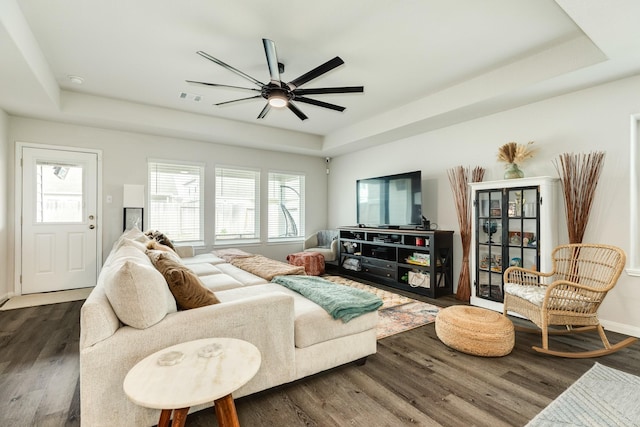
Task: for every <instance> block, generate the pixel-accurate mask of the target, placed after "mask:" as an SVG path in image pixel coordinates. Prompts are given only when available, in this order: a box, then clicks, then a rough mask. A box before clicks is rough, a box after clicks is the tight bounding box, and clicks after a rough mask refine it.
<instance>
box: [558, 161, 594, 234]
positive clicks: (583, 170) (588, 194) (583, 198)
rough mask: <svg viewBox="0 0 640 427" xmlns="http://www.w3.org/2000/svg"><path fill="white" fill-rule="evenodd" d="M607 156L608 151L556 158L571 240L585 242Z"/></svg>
mask: <svg viewBox="0 0 640 427" xmlns="http://www.w3.org/2000/svg"><path fill="white" fill-rule="evenodd" d="M604 156H605V153H604V151H595V152H591V153H589V154H584V153H582V154H574V153H563V154H561V155H560V156H559V157H558V159H557V160H556V161H554V166H555V168H556V170H557V171H558V175H560V182H561V184H562V192H563V195H564V205H565V208H566V209H565V211H566V218H567V229H568V231H569V243H582V239H583V238H584V232H585V230H586V228H587V223H588V222H589V213H590V212H591V205H592V204H593V197H594V193H595V191H596V187H597V185H598V180H599V178H600V173H601V172H602V166H603V164H604Z"/></svg>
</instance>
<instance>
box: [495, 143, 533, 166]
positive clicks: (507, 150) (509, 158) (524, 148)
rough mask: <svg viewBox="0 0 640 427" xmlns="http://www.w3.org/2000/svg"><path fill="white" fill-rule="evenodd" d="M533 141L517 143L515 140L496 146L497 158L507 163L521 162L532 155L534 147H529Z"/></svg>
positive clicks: (518, 163)
mask: <svg viewBox="0 0 640 427" xmlns="http://www.w3.org/2000/svg"><path fill="white" fill-rule="evenodd" d="M532 144H533V141H529V142H528V143H526V144H518V143H517V142H507V143H506V144H504V145H502V146H501V147H500V148H498V160H500V161H501V162H505V163H507V164H510V163H515V164H517V165H520V164H522V162H524V161H525V160H526V159H529V158H531V157H533V155H534V154H535V149H533V148H532V147H531V145H532Z"/></svg>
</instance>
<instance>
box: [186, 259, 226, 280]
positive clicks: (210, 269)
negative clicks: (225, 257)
mask: <svg viewBox="0 0 640 427" xmlns="http://www.w3.org/2000/svg"><path fill="white" fill-rule="evenodd" d="M185 267H187V268H189V270H191V271H192V272H193V274H195V275H196V276H198V277H203V276H209V275H211V274H220V273H221V271H220V270H219V269H217V268H216V267H214V266H213V265H211V264H208V263H206V262H201V263H198V264H189V265H187V266H185Z"/></svg>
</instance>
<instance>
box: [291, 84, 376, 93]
mask: <svg viewBox="0 0 640 427" xmlns="http://www.w3.org/2000/svg"><path fill="white" fill-rule="evenodd" d="M354 92H364V86H345V87H321V88H316V89H295V90H294V91H293V93H294V94H296V95H322V94H324V93H354Z"/></svg>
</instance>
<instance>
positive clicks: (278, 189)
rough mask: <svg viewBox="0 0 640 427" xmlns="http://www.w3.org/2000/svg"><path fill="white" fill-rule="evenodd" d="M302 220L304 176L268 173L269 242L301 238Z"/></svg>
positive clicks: (302, 232)
mask: <svg viewBox="0 0 640 427" xmlns="http://www.w3.org/2000/svg"><path fill="white" fill-rule="evenodd" d="M304 218H305V215H304V175H301V174H294V173H283V172H270V173H269V221H268V227H269V240H270V241H274V240H283V239H296V240H297V239H300V238H303V237H304V235H305V230H304Z"/></svg>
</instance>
